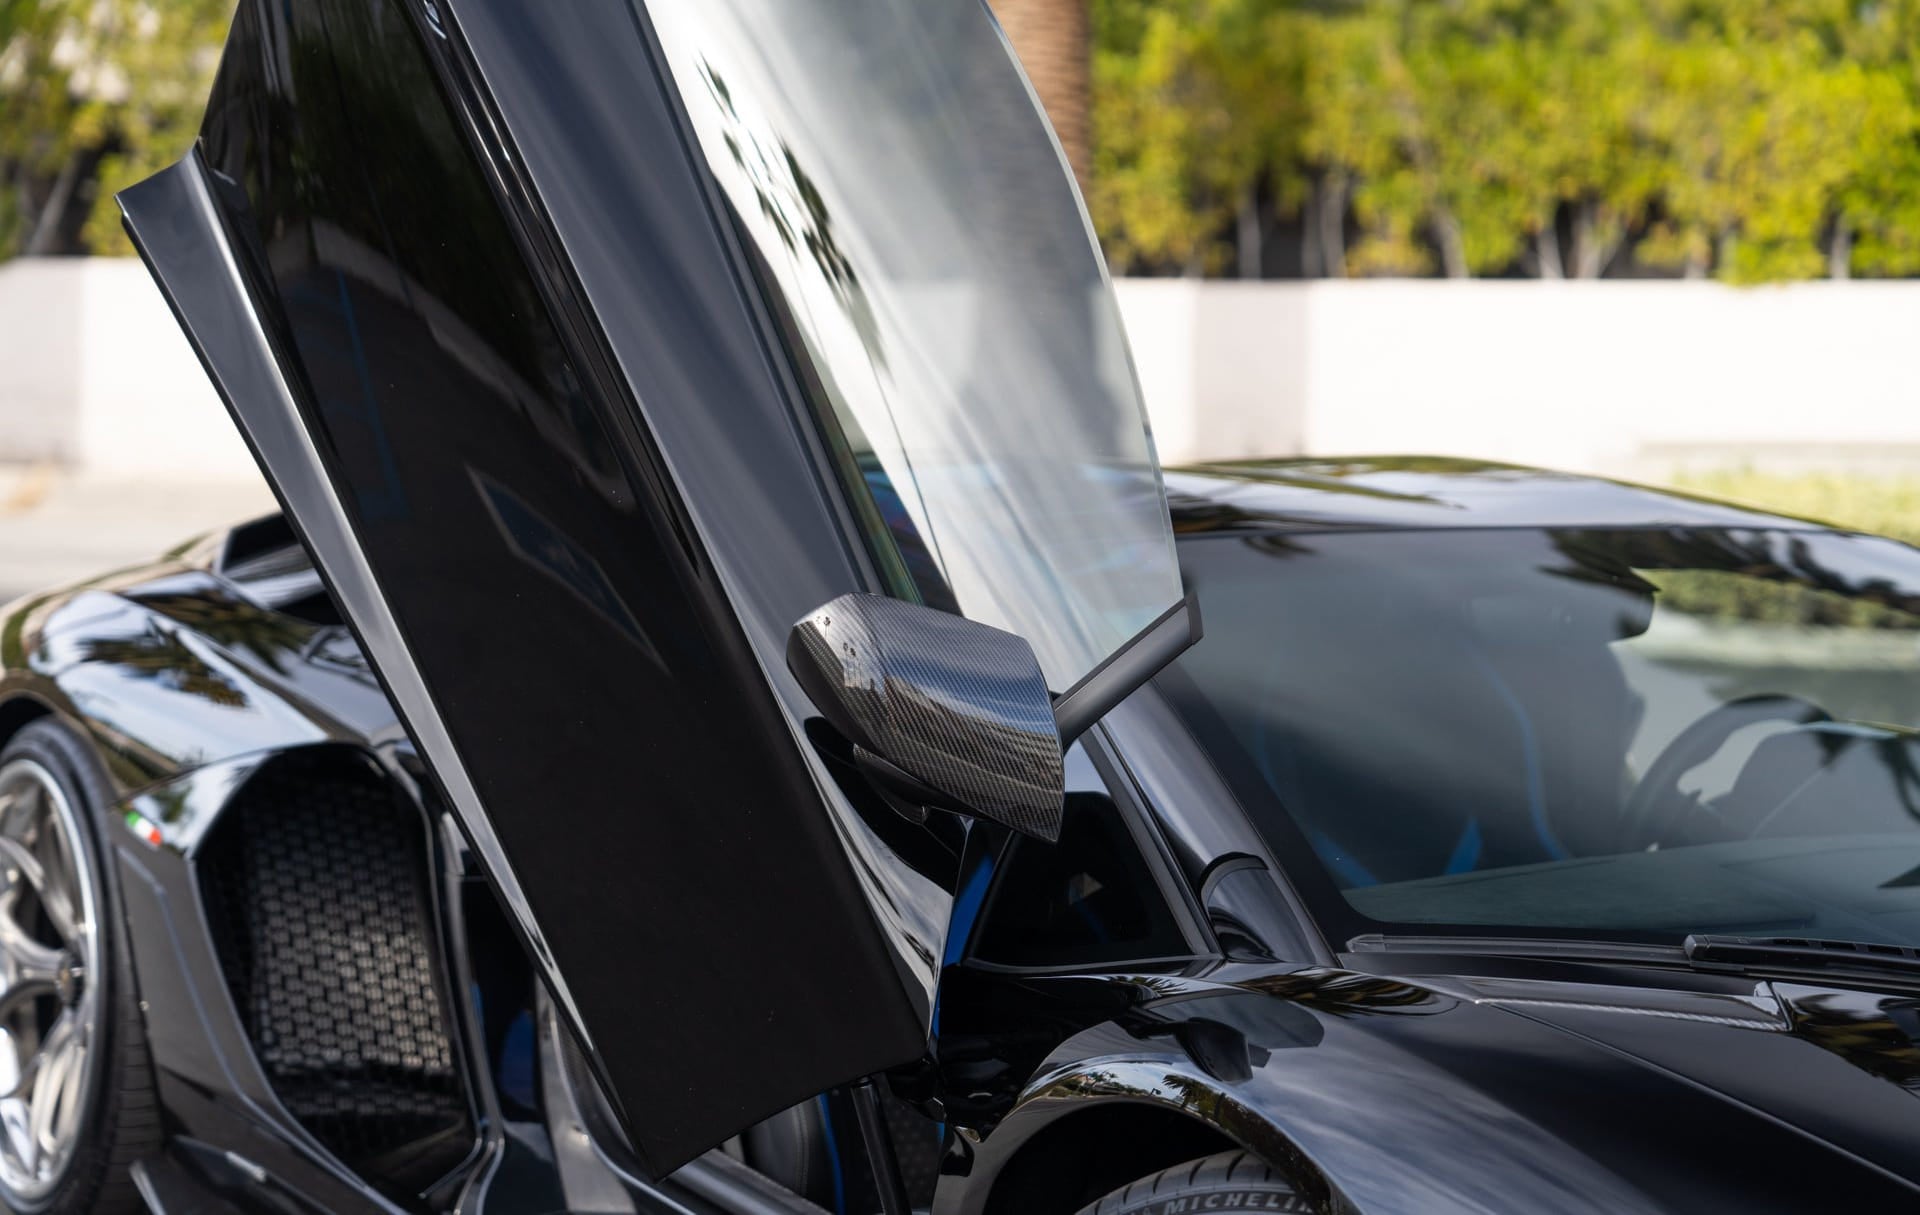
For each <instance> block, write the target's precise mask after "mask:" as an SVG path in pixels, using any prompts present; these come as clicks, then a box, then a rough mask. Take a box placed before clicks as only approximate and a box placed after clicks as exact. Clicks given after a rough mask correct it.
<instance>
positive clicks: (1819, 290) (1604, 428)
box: [0, 260, 1920, 481]
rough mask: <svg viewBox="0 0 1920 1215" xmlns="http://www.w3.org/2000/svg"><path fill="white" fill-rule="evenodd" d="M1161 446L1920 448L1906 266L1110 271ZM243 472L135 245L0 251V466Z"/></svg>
mask: <svg viewBox="0 0 1920 1215" xmlns="http://www.w3.org/2000/svg"><path fill="white" fill-rule="evenodd" d="M1118 288H1119V293H1120V303H1121V310H1122V312H1123V314H1124V315H1125V317H1126V319H1127V323H1128V329H1129V332H1130V335H1131V339H1132V343H1133V349H1134V360H1135V363H1136V365H1137V367H1138V368H1139V372H1140V380H1141V383H1142V385H1143V387H1144V388H1145V390H1146V394H1147V399H1148V405H1149V408H1150V409H1151V411H1152V414H1153V420H1154V430H1155V434H1156V436H1157V438H1158V440H1159V444H1160V450H1161V454H1162V456H1163V457H1164V458H1166V459H1167V460H1168V461H1169V462H1182V461H1190V460H1200V459H1231V458H1236V457H1251V456H1282V455H1292V454H1296V453H1302V452H1306V453H1313V454H1327V455H1342V454H1364V453H1384V452H1402V453H1429V454H1440V455H1463V456H1481V457H1489V458H1493V459H1504V460H1514V461H1519V462H1522V463H1534V464H1546V465H1551V466H1557V467H1564V468H1571V469H1579V470H1591V471H1600V472H1612V473H1624V474H1628V475H1632V474H1636V473H1639V474H1645V475H1663V474H1665V473H1667V472H1669V471H1671V470H1672V468H1673V467H1674V466H1675V465H1677V464H1682V463H1690V462H1692V463H1698V462H1727V461H1751V462H1756V463H1762V464H1789V465H1790V464H1795V463H1813V464H1820V465H1835V464H1842V465H1854V466H1881V465H1892V466H1898V467H1901V468H1904V469H1916V468H1920V282H1916V283H1858V282H1856V283H1804V284H1796V285H1793V286H1789V287H1768V288H1756V289H1735V288H1730V287H1723V286H1720V285H1718V284H1713V283H1684V282H1647V283H1640V282H1620V283H1609V282H1603V283H1538V282H1465V283H1457V282H1435V281H1407V282H1396V281H1381V282H1313V283H1233V282H1217V283H1202V282H1197V281H1193V280H1181V279H1160V280H1123V281H1122V282H1120V283H1119V284H1118ZM42 459H53V460H57V461H59V462H61V463H63V464H66V465H69V466H71V467H73V468H74V469H75V470H76V471H78V472H80V473H82V474H84V475H99V476H103V477H109V478H115V479H133V480H166V481H180V480H188V481H215V480H218V481H249V480H252V479H253V478H254V477H255V475H256V474H255V473H254V470H253V464H252V461H251V460H250V458H249V457H248V455H247V453H246V450H245V448H244V446H243V445H242V444H241V442H240V440H239V437H238V436H237V435H236V434H235V433H234V431H233V428H232V426H231V424H230V423H229V422H228V420H227V416H226V411H225V410H224V409H223V408H222V407H221V405H220V403H219V401H218V399H217V398H216V397H215V396H214V393H213V391H212V389H211V388H210V387H209V386H208V384H207V381H206V377H205V375H204V374H203V373H202V372H201V370H200V366H199V363H198V362H197V361H196V360H195V359H194V357H193V354H192V351H191V350H190V348H189V347H188V345H187V343H186V340H185V338H183V337H182V336H181V334H180V332H179V329H178V328H177V327H176V326H175V325H174V322H173V318H172V316H171V315H170V314H169V313H168V311H167V308H166V305H165V303H164V302H163V301H162V300H161V298H160V294H159V292H158V291H157V290H155V288H154V287H153V285H152V282H151V281H150V280H149V279H148V277H147V275H146V271H145V270H144V268H142V267H141V266H140V264H139V263H138V262H135V261H131V260H128V261H111V260H60V261H17V262H13V263H10V264H7V265H4V266H0V462H17V461H22V460H42Z"/></svg>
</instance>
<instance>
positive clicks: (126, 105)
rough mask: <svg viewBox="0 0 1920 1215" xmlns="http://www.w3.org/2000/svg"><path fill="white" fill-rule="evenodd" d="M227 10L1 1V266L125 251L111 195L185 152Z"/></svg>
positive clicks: (179, 3)
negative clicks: (5, 261) (23, 258)
mask: <svg viewBox="0 0 1920 1215" xmlns="http://www.w3.org/2000/svg"><path fill="white" fill-rule="evenodd" d="M232 8H233V6H232V3H231V0H0V256H6V255H9V254H13V253H23V252H24V253H74V252H86V251H92V252H104V253H124V252H128V251H129V250H128V248H127V244H126V238H125V236H124V235H123V234H122V232H121V230H120V219H119V214H118V211H117V210H116V208H115V206H114V202H113V196H114V194H115V193H117V192H118V191H119V190H121V189H124V188H125V187H126V186H129V185H131V184H133V183H134V182H136V181H138V180H140V179H141V178H142V177H145V176H146V175H148V174H150V173H152V172H154V171H156V170H158V169H160V168H163V167H165V166H166V165H167V164H168V163H170V162H171V161H173V160H175V159H177V158H178V157H179V156H181V155H182V154H183V153H184V152H185V151H186V150H187V148H188V147H189V146H190V145H191V143H192V142H193V136H194V132H195V130H196V128H197V127H198V125H199V121H200V115H201V112H202V109H203V107H204V106H205V104H206V97H207V90H208V88H209V87H210V86H211V84H212V80H213V72H214V69H215V68H216V66H217V65H218V60H219V50H220V44H221V42H222V41H223V40H224V39H225V37H226V27H227V22H228V20H229V19H230V18H231V16H232Z"/></svg>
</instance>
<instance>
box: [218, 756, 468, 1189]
mask: <svg viewBox="0 0 1920 1215" xmlns="http://www.w3.org/2000/svg"><path fill="white" fill-rule="evenodd" d="M199 872H200V883H201V890H202V892H203V893H204V895H205V898H206V903H207V919H208V922H209V925H210V927H211V928H212V931H213V935H214V944H215V948H216V950H217V951H218V953H219V956H220V962H221V966H222V968H223V969H224V971H225V973H226V979H227V985H228V987H229V988H230V989H231V990H232V992H233V1000H234V1004H235V1005H236V1006H237V1008H238V1009H239V1013H240V1019H241V1021H242V1023H243V1024H244V1025H245V1026H246V1030H247V1033H248V1035H249V1036H250V1037H251V1038H252V1040H253V1045H254V1049H255V1050H256V1052H257V1053H258V1055H259V1058H260V1063H261V1067H262V1069H263V1070H264V1071H265V1072H266V1075H267V1079H268V1081H269V1082H270V1083H271V1084H272V1085H273V1088H274V1091H275V1093H276V1094H278V1096H279V1097H280V1100H281V1102H282V1103H283V1104H285V1106H286V1107H287V1111H288V1112H289V1113H291V1114H292V1115H293V1116H294V1117H295V1118H297V1119H299V1120H300V1122H301V1124H302V1125H303V1126H305V1127H306V1128H307V1130H308V1131H310V1132H312V1134H313V1136H314V1137H315V1138H316V1139H318V1140H320V1142H321V1143H323V1144H325V1145H326V1147H327V1148H328V1149H329V1150H330V1151H332V1152H333V1153H334V1154H335V1155H336V1156H338V1157H340V1159H341V1160H342V1161H344V1162H345V1163H346V1164H348V1165H349V1166H351V1167H352V1168H354V1169H355V1170H356V1171H357V1172H360V1173H362V1174H363V1175H365V1176H367V1177H368V1179H369V1180H371V1181H374V1182H375V1183H376V1184H380V1185H381V1186H382V1188H383V1189H388V1190H390V1191H392V1192H395V1194H396V1196H398V1195H399V1194H417V1193H419V1192H420V1191H421V1190H422V1189H424V1188H425V1187H427V1186H428V1185H430V1184H431V1183H432V1182H433V1181H435V1180H437V1179H438V1178H439V1177H441V1176H443V1175H444V1174H445V1173H446V1172H447V1171H448V1170H449V1169H451V1168H452V1167H453V1166H454V1165H456V1164H458V1163H459V1162H460V1160H461V1159H462V1157H464V1156H465V1155H466V1153H467V1150H468V1149H469V1148H470V1147H471V1145H472V1127H471V1124H470V1120H469V1114H468V1104H467V1099H466V1095H465V1091H464V1088H463V1086H462V1082H461V1078H460V1074H459V1072H458V1070H457V1069H456V1067H455V1061H454V1047H453V1042H452V1039H451V1036H450V1035H449V1033H448V1030H447V1019H446V1007H447V1006H446V997H445V995H444V992H445V988H446V984H445V982H444V981H443V979H442V977H441V975H440V973H439V970H438V967H439V950H438V949H437V948H436V946H435V943H434V936H433V929H432V918H431V914H430V910H429V903H428V887H427V881H428V869H427V857H426V847H425V844H424V841H423V839H422V828H421V823H420V819H419V817H418V816H417V815H416V814H415V813H413V812H412V811H411V810H410V809H409V808H408V807H406V806H405V805H403V804H402V803H400V802H399V801H398V800H396V798H395V796H394V795H393V793H392V792H391V791H390V790H389V788H388V787H387V785H386V784H385V783H384V782H383V781H382V780H381V779H380V778H379V777H378V776H377V775H376V774H375V773H373V772H372V771H371V770H368V769H364V768H359V767H357V766H356V765H355V764H354V763H353V762H351V761H347V762H343V761H342V759H341V758H340V757H339V756H338V755H333V756H328V755H326V754H325V753H318V754H295V755H289V756H286V757H283V758H281V759H279V760H276V761H275V762H273V763H272V764H270V765H269V766H267V767H266V768H264V769H262V770H261V771H260V772H259V773H258V774H256V775H255V776H254V777H253V779H252V780H250V781H249V782H248V783H247V785H246V787H245V788H244V789H243V790H242V791H241V793H240V795H239V798H238V800H237V801H236V803H235V804H234V805H233V806H232V807H230V808H229V809H228V811H227V813H226V814H225V816H224V817H223V818H222V819H221V821H220V823H219V826H218V827H217V828H216V830H215V832H214V834H213V835H212V836H211V837H210V838H209V839H208V842H207V846H206V848H205V849H204V850H203V851H202V853H201V854H200V861H199Z"/></svg>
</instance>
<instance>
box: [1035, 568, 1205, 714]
mask: <svg viewBox="0 0 1920 1215" xmlns="http://www.w3.org/2000/svg"><path fill="white" fill-rule="evenodd" d="M1201 636H1202V630H1201V625H1200V600H1199V599H1198V598H1197V597H1196V596H1195V595H1194V594H1193V593H1192V592H1191V591H1189V592H1188V593H1187V597H1186V598H1185V599H1182V600H1181V601H1180V602H1179V603H1176V604H1174V605H1173V606H1172V607H1171V608H1169V609H1167V612H1166V614H1165V615H1163V616H1161V617H1160V618H1159V619H1158V620H1156V621H1154V622H1153V623H1152V624H1150V625H1148V626H1147V627H1146V628H1144V629H1141V630H1140V632H1138V633H1137V634H1135V635H1134V638H1133V640H1131V641H1129V642H1127V644H1125V645H1123V646H1121V647H1120V648H1119V649H1118V650H1115V651H1114V652H1113V653H1112V654H1111V655H1109V656H1108V658H1107V660H1106V661H1105V662H1103V663H1101V664H1100V665H1099V666H1097V667H1095V668H1093V670H1091V671H1089V672H1087V674H1086V675H1085V676H1084V677H1082V679H1081V680H1080V682H1079V683H1076V684H1074V685H1073V686H1072V687H1071V688H1068V689H1067V690H1066V691H1065V692H1062V693H1061V694H1060V695H1058V696H1056V697H1054V699H1053V720H1054V722H1055V723H1056V725H1057V726H1058V728H1059V731H1060V746H1061V747H1062V748H1063V749H1064V748H1066V747H1070V746H1072V745H1073V740H1074V739H1076V738H1079V737H1080V736H1081V735H1082V734H1084V733H1086V732H1087V729H1088V727H1090V726H1092V725H1093V723H1094V722H1096V721H1099V720H1100V719H1101V718H1102V717H1105V716H1106V715H1107V713H1108V711H1109V710H1111V709H1112V708H1113V707H1114V706H1115V705H1117V704H1119V703H1120V702H1121V701H1123V700H1125V699H1126V698H1127V697H1128V696H1130V695H1132V694H1133V693H1134V692H1135V691H1137V690H1138V689H1139V688H1140V687H1142V686H1143V685H1145V683H1146V682H1147V681H1148V680H1149V679H1152V678H1153V677H1154V676H1155V675H1158V674H1159V673H1160V671H1161V669H1162V668H1163V667H1165V666H1166V665H1167V664H1168V663H1170V662H1172V661H1173V660H1174V659H1176V658H1178V657H1180V655H1182V654H1184V653H1185V652H1186V651H1187V648H1188V647H1189V646H1191V645H1193V644H1194V643H1195V642H1197V641H1199V640H1200V638H1201Z"/></svg>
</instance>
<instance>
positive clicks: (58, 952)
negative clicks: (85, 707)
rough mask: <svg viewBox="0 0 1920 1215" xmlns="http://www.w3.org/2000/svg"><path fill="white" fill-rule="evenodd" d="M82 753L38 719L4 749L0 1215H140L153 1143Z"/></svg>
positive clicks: (146, 1075)
mask: <svg viewBox="0 0 1920 1215" xmlns="http://www.w3.org/2000/svg"><path fill="white" fill-rule="evenodd" d="M109 804H110V795H109V793H108V791H107V788H106V782H105V781H104V780H103V779H102V778H101V776H100V771H99V767H98V765H97V763H96V762H95V760H94V758H93V753H92V751H91V749H90V748H88V746H87V745H86V743H84V742H83V741H81V740H80V739H79V738H78V737H77V736H75V735H74V734H73V732H71V731H70V730H67V729H66V728H65V727H63V726H61V725H60V724H58V723H57V722H53V721H45V720H43V721H37V722H34V723H32V724H31V725H29V726H27V727H26V728H25V729H23V730H21V731H20V732H19V733H18V734H16V735H14V737H13V740H12V741H11V742H9V743H8V744H7V747H6V749H5V750H4V751H0V1208H4V1209H8V1210H11V1211H15V1212H19V1213H21V1215H80V1213H81V1212H88V1213H90V1215H121V1213H122V1212H132V1211H137V1210H140V1209H142V1204H141V1202H140V1196H139V1193H138V1192H137V1191H136V1190H135V1188H134V1185H133V1180H132V1178H131V1177H130V1176H129V1175H128V1169H129V1166H130V1165H131V1164H132V1163H133V1162H134V1161H135V1160H136V1159H138V1158H139V1157H140V1156H142V1155H144V1154H146V1153H147V1152H150V1151H152V1150H153V1149H154V1147H155V1146H156V1145H157V1144H158V1142H159V1130H160V1127H159V1120H158V1111H157V1110H156V1108H155V1105H154V1100H153V1085H152V1080H151V1074H150V1064H149V1063H148V1060H147V1052H146V1038H145V1035H144V1032H143V1031H144V1026H143V1024H142V1022H141V1018H140V1011H139V1007H138V1001H137V998H136V997H135V995H134V992H133V970H132V965H131V959H130V958H129V956H128V952H127V942H126V940H125V934H124V932H123V931H122V927H121V925H122V920H121V917H120V914H119V910H118V906H117V901H116V899H115V894H116V888H115V886H114V885H113V882H112V877H111V874H110V872H109V870H108V857H107V850H106V847H105V841H104V840H103V839H102V832H101V827H102V825H103V822H104V815H105V811H106V808H107V806H108V805H109Z"/></svg>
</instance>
